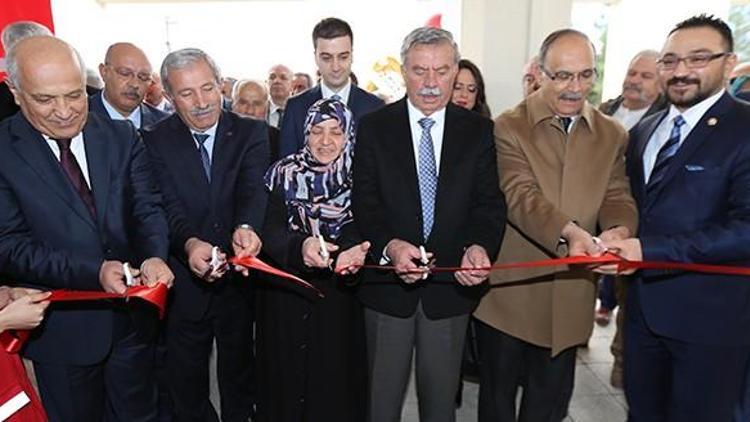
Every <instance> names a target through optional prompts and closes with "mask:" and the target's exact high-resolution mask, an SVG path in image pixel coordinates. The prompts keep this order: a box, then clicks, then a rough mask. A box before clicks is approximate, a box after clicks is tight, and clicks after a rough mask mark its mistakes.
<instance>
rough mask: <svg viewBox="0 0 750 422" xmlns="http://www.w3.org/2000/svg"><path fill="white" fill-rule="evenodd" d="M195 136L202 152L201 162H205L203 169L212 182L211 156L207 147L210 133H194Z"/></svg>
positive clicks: (199, 150)
mask: <svg viewBox="0 0 750 422" xmlns="http://www.w3.org/2000/svg"><path fill="white" fill-rule="evenodd" d="M193 137H194V138H195V140H196V141H197V142H198V152H200V154H201V163H203V171H204V172H205V173H206V179H208V182H209V183H210V182H211V157H209V156H208V150H207V149H206V145H205V144H206V139H208V137H209V135H207V134H205V133H194V134H193Z"/></svg>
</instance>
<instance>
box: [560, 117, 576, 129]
mask: <svg viewBox="0 0 750 422" xmlns="http://www.w3.org/2000/svg"><path fill="white" fill-rule="evenodd" d="M559 119H560V125H561V126H562V128H563V130H564V131H565V133H569V132H570V125H571V124H572V123H573V118H572V117H559Z"/></svg>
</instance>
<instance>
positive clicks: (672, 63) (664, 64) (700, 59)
mask: <svg viewBox="0 0 750 422" xmlns="http://www.w3.org/2000/svg"><path fill="white" fill-rule="evenodd" d="M730 54H732V53H729V52H726V51H724V52H721V53H714V54H712V53H695V54H688V55H687V56H685V57H680V56H677V55H675V54H667V55H665V56H664V57H662V58H660V59H659V60H657V61H656V64H657V65H658V66H659V67H661V68H662V69H664V70H674V69H676V68H677V66H679V65H680V62H685V67H687V68H688V69H700V68H702V67H706V66H708V63H710V62H711V61H713V60H716V59H718V58H720V57H724V56H728V55H730Z"/></svg>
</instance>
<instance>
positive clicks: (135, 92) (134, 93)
mask: <svg viewBox="0 0 750 422" xmlns="http://www.w3.org/2000/svg"><path fill="white" fill-rule="evenodd" d="M122 95H124V96H126V97H135V98H140V96H141V94H140V93H139V92H138V90H137V89H134V88H128V89H126V90H124V91H122Z"/></svg>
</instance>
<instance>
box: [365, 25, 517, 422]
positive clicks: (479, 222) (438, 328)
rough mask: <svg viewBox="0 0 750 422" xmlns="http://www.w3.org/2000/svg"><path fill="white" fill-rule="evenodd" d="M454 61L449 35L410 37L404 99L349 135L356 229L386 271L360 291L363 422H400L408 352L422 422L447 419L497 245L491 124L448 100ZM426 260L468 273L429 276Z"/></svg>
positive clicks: (499, 224) (422, 31)
mask: <svg viewBox="0 0 750 422" xmlns="http://www.w3.org/2000/svg"><path fill="white" fill-rule="evenodd" d="M459 59H460V55H459V52H458V47H457V45H456V43H455V41H454V40H453V36H452V35H451V33H450V32H448V31H445V30H443V29H438V28H418V29H415V30H414V31H412V32H411V33H410V34H409V35H407V36H406V38H405V39H404V42H403V45H402V47H401V61H402V63H403V65H402V74H403V76H404V80H405V81H406V97H405V98H403V99H401V100H400V101H397V102H395V103H393V104H390V105H387V106H385V107H383V108H381V109H380V110H377V111H374V112H372V113H370V114H367V115H365V117H363V118H362V123H361V125H360V128H359V131H358V133H357V146H356V149H355V153H354V166H353V169H354V188H353V191H352V206H353V209H354V221H355V222H356V224H357V227H358V228H359V230H360V232H361V233H362V235H363V238H364V239H368V240H370V241H371V242H372V248H371V250H372V251H374V253H373V256H375V257H376V259H379V260H380V261H381V262H383V263H385V262H389V263H390V265H393V266H395V272H392V271H388V272H384V271H368V272H365V274H364V275H363V276H362V280H363V282H362V284H361V285H360V286H359V294H358V295H359V298H360V299H361V300H362V303H364V305H365V332H366V335H367V348H368V350H367V351H368V358H369V375H370V389H369V391H370V400H369V411H368V419H367V420H369V421H372V422H376V421H377V422H379V421H392V422H395V421H399V420H400V418H401V408H402V405H403V401H404V393H405V392H406V386H407V384H408V381H409V374H410V373H411V367H412V366H411V362H412V356H413V355H414V354H416V370H415V373H416V385H417V391H418V393H419V394H418V395H419V416H420V420H421V421H424V422H452V421H455V398H456V392H457V390H458V383H457V382H456V380H457V379H458V377H459V374H460V368H461V356H462V352H463V349H464V338H465V335H466V327H467V325H468V322H469V315H470V313H471V311H472V310H473V309H474V307H475V306H476V304H477V301H478V300H479V297H480V296H481V295H482V293H484V291H485V287H484V286H483V285H482V284H483V283H484V281H485V280H486V279H487V275H488V271H486V270H484V269H479V267H486V266H488V265H489V264H490V257H491V256H495V254H496V253H497V251H498V249H499V248H500V241H501V240H502V237H503V227H504V224H505V201H504V200H503V196H502V194H501V193H500V189H499V187H498V182H497V165H496V162H495V148H494V145H493V142H492V122H491V121H490V120H489V119H487V118H485V117H482V116H481V115H479V114H478V113H474V112H471V111H469V110H466V109H464V108H461V107H459V106H456V105H454V104H453V103H452V102H450V99H451V96H452V94H453V81H454V78H455V76H456V73H458V61H459ZM420 248H421V250H420ZM430 257H433V258H434V259H435V264H436V265H440V266H451V267H453V266H459V265H460V266H462V267H467V268H470V269H469V270H465V271H457V272H455V273H445V272H443V273H435V274H431V273H430V269H429V266H430V263H429V261H428V260H429V258H430Z"/></svg>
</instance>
